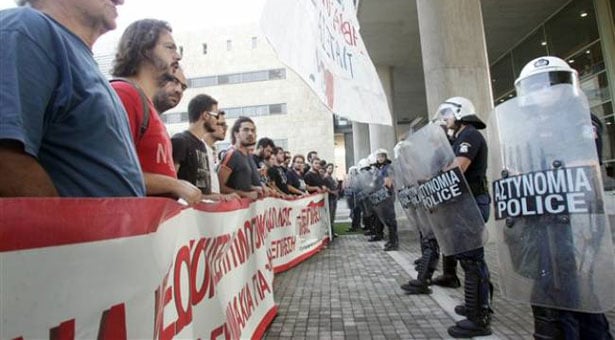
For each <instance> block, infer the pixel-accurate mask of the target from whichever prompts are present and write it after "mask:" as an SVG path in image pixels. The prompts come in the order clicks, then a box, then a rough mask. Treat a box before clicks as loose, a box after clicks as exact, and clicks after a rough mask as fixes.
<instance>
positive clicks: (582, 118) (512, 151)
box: [490, 84, 615, 313]
mask: <svg viewBox="0 0 615 340" xmlns="http://www.w3.org/2000/svg"><path fill="white" fill-rule="evenodd" d="M490 132H491V135H490V137H491V138H490V139H491V143H490V144H491V145H493V146H497V147H496V148H494V149H495V150H493V151H495V154H492V164H491V166H492V168H493V169H494V170H495V171H496V173H497V175H496V179H494V182H493V198H494V200H493V201H494V209H495V210H494V215H495V220H496V224H497V233H496V238H497V242H498V252H499V258H500V264H501V267H502V269H501V272H500V276H501V280H500V281H501V287H502V291H503V293H504V296H505V297H507V298H509V299H511V300H517V301H521V302H526V303H530V304H532V305H537V306H544V307H551V308H558V309H566V310H574V311H583V312H591V313H598V312H604V311H607V310H610V309H611V308H612V307H613V305H615V293H614V292H615V290H614V289H613V285H614V284H615V265H614V262H613V244H612V239H611V232H610V227H609V221H608V218H607V216H606V215H605V213H604V200H603V195H604V193H603V191H602V180H601V174H600V165H599V162H598V157H597V153H596V141H595V138H596V134H595V132H594V131H593V128H592V124H591V120H590V112H589V105H588V103H587V99H586V98H585V96H584V95H583V94H582V93H578V90H576V89H575V88H574V87H573V86H571V85H567V84H561V85H556V86H552V87H550V88H547V89H539V90H537V91H536V93H535V94H532V95H530V96H525V97H518V98H514V99H511V100H509V101H507V102H505V103H503V104H501V105H499V106H497V107H496V108H495V110H494V112H493V114H492V120H491V122H490Z"/></svg>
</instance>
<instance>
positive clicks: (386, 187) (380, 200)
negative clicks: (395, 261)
mask: <svg viewBox="0 0 615 340" xmlns="http://www.w3.org/2000/svg"><path fill="white" fill-rule="evenodd" d="M375 154H376V163H374V168H375V169H374V170H375V178H374V179H375V182H376V186H377V190H376V191H375V192H374V193H373V194H372V195H371V196H370V198H371V199H372V202H371V203H372V206H373V207H374V210H375V211H376V213H377V216H378V219H379V222H380V223H379V224H377V226H378V229H379V230H377V231H376V235H377V236H378V235H380V236H381V237H382V235H383V230H382V229H384V226H385V225H386V226H387V228H388V231H389V240H388V242H387V243H386V244H385V245H384V251H391V250H398V249H399V239H398V236H397V218H396V216H395V206H394V203H395V196H394V195H393V181H392V179H391V176H390V167H391V160H390V159H389V154H388V152H387V150H385V149H378V150H376V152H375ZM374 196H377V197H374Z"/></svg>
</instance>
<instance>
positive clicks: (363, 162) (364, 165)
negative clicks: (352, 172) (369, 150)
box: [357, 158, 369, 169]
mask: <svg viewBox="0 0 615 340" xmlns="http://www.w3.org/2000/svg"><path fill="white" fill-rule="evenodd" d="M368 166H369V161H368V160H367V159H365V158H362V159H361V160H360V161H359V162H358V163H357V167H358V168H359V169H363V168H367V167H368Z"/></svg>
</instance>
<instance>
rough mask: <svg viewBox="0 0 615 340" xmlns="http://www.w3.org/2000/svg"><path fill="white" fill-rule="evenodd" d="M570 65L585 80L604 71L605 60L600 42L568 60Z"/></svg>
mask: <svg viewBox="0 0 615 340" xmlns="http://www.w3.org/2000/svg"><path fill="white" fill-rule="evenodd" d="M568 64H570V66H571V67H572V68H574V69H575V70H577V72H578V73H579V78H580V79H581V80H583V79H584V78H586V77H588V76H592V75H594V74H596V73H598V72H601V71H603V70H604V58H603V56H602V48H601V46H600V42H599V41H597V42H596V43H594V44H593V45H591V46H589V47H588V48H587V49H583V50H581V51H580V52H579V53H577V54H575V55H573V56H572V57H570V58H568Z"/></svg>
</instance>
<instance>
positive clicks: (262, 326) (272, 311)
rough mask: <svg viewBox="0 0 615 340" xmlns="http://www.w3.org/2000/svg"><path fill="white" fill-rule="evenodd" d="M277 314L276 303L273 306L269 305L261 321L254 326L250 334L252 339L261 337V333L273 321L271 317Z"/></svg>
mask: <svg viewBox="0 0 615 340" xmlns="http://www.w3.org/2000/svg"><path fill="white" fill-rule="evenodd" d="M277 315H278V305H274V306H273V307H271V309H269V311H268V312H267V314H265V316H264V317H263V319H262V320H261V322H260V323H259V324H258V326H257V327H256V330H255V331H254V334H253V335H252V339H253V340H256V339H262V338H263V335H265V332H266V331H267V328H269V326H270V325H271V323H272V322H273V319H275V317H276V316H277Z"/></svg>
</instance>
